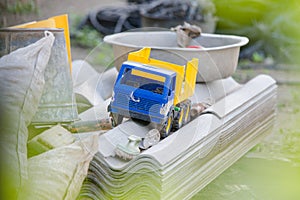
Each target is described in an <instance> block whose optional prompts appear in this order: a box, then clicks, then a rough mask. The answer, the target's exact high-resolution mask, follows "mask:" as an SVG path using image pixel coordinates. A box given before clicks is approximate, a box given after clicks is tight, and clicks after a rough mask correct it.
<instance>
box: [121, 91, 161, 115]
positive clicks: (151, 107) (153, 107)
mask: <svg viewBox="0 0 300 200" xmlns="http://www.w3.org/2000/svg"><path fill="white" fill-rule="evenodd" d="M115 99H116V104H117V105H120V106H123V107H128V109H129V110H136V109H137V110H140V111H145V112H149V111H150V112H159V109H160V107H161V106H160V104H159V102H158V101H155V100H152V99H146V98H141V97H140V98H138V101H133V100H131V99H130V97H128V96H126V95H124V94H117V96H116V98H115Z"/></svg>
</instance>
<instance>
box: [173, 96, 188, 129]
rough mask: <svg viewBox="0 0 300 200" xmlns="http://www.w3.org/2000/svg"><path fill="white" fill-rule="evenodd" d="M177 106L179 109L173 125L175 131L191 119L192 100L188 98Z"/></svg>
mask: <svg viewBox="0 0 300 200" xmlns="http://www.w3.org/2000/svg"><path fill="white" fill-rule="evenodd" d="M177 107H178V108H179V111H177V112H176V116H175V117H174V125H173V128H174V130H175V131H176V130H178V129H180V128H181V127H182V126H183V125H185V124H186V123H188V122H189V121H190V110H191V101H190V100H186V101H184V102H182V103H180V104H179V105H177Z"/></svg>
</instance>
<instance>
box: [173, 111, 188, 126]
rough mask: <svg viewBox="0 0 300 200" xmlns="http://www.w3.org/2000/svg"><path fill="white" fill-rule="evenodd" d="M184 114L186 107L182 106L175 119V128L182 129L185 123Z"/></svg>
mask: <svg viewBox="0 0 300 200" xmlns="http://www.w3.org/2000/svg"><path fill="white" fill-rule="evenodd" d="M184 114H185V109H184V108H181V109H180V111H179V112H178V114H177V116H176V118H175V120H174V125H173V127H174V129H175V130H178V129H180V128H181V127H182V126H183V125H184Z"/></svg>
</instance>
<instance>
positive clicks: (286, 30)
mask: <svg viewBox="0 0 300 200" xmlns="http://www.w3.org/2000/svg"><path fill="white" fill-rule="evenodd" d="M213 2H214V3H215V6H216V15H217V17H218V24H217V32H218V33H225V34H238V35H244V36H247V37H249V39H250V43H249V46H250V45H255V44H259V47H260V48H261V50H263V51H264V53H265V55H266V56H269V55H270V56H272V57H273V58H275V59H276V61H277V62H287V63H293V64H300V56H298V55H300V26H299V21H300V2H299V1H298V0H291V1H283V0H213Z"/></svg>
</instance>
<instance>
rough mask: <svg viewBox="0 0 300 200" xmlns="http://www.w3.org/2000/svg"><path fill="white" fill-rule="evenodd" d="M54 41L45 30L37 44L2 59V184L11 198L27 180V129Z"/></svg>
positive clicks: (0, 139) (14, 196)
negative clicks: (43, 35)
mask: <svg viewBox="0 0 300 200" xmlns="http://www.w3.org/2000/svg"><path fill="white" fill-rule="evenodd" d="M54 39H55V38H54V36H53V34H52V33H51V32H48V31H46V32H45V37H43V38H42V39H40V40H38V41H37V42H35V43H33V44H31V45H28V46H26V47H24V48H20V49H17V50H16V51H13V52H11V53H10V54H8V55H5V56H3V57H1V58H0V92H1V99H0V108H1V124H0V125H1V134H0V137H1V138H0V153H1V181H2V182H1V185H2V186H3V185H4V186H6V188H5V191H7V193H9V194H10V195H11V196H10V197H9V198H10V199H14V198H16V194H17V193H18V191H19V189H20V187H21V185H22V182H23V181H24V180H25V179H27V146H26V145H27V138H28V130H27V126H28V125H29V124H30V122H31V119H32V117H33V116H34V114H35V113H36V111H37V108H38V103H39V100H40V98H41V95H42V91H43V87H44V71H45V68H46V66H47V63H48V61H49V57H50V54H51V48H52V46H53V42H54Z"/></svg>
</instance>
